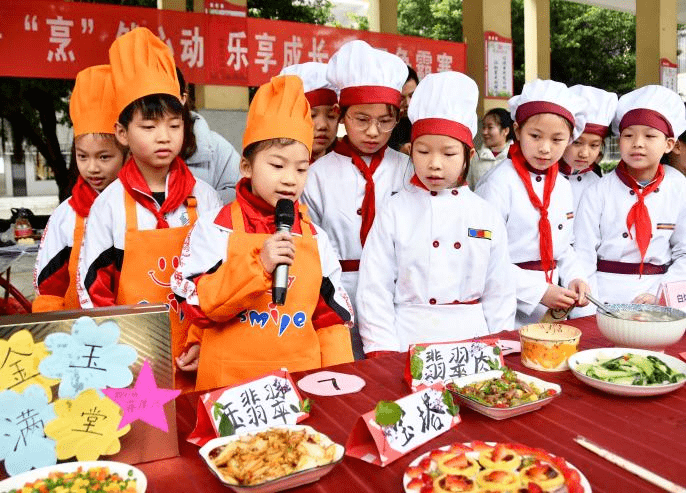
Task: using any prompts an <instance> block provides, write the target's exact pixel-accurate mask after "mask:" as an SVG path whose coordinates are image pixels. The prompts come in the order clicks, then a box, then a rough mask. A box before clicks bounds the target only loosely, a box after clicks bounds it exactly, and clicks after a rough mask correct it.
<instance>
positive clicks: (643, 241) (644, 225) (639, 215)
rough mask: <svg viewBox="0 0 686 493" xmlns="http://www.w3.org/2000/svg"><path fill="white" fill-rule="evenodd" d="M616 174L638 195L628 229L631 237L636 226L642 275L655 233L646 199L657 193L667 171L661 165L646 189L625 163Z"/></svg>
mask: <svg viewBox="0 0 686 493" xmlns="http://www.w3.org/2000/svg"><path fill="white" fill-rule="evenodd" d="M615 172H616V173H617V177H618V178H619V179H620V180H621V181H622V183H624V184H625V185H626V186H627V187H629V188H630V189H631V190H633V191H634V193H635V194H636V203H635V204H634V205H632V206H631V209H629V213H628V214H627V216H626V228H627V230H629V236H630V237H631V226H634V228H635V231H636V233H635V234H636V245H638V251H639V252H641V265H640V266H639V267H638V273H639V274H641V275H642V274H643V259H644V258H645V256H646V252H647V251H648V245H650V236H651V234H652V231H653V224H652V222H651V221H650V213H649V212H648V208H647V207H646V204H645V198H646V197H647V196H648V194H650V193H651V192H653V191H655V189H656V188H657V187H659V186H660V183H662V180H663V179H664V177H665V169H664V167H663V166H662V165H661V164H660V165H659V166H658V167H657V173H655V177H654V178H653V179H652V181H651V182H650V183H648V184H647V185H646V186H645V187H641V185H639V184H638V182H637V181H636V180H635V179H634V177H633V176H631V175H630V174H629V171H628V170H627V166H626V163H625V162H624V161H620V162H619V165H618V166H617V168H616V169H615ZM632 239H633V237H632Z"/></svg>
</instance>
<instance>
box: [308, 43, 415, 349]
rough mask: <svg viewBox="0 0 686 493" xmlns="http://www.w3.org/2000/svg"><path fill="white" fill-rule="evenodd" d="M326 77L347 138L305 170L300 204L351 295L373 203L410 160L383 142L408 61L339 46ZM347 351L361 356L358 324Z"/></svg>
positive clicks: (398, 182) (394, 184) (406, 172)
mask: <svg viewBox="0 0 686 493" xmlns="http://www.w3.org/2000/svg"><path fill="white" fill-rule="evenodd" d="M327 79H328V81H329V82H331V83H332V84H333V85H334V86H335V87H337V88H338V90H339V91H340V99H339V102H340V106H341V113H342V115H343V116H342V121H343V124H344V125H345V130H346V133H347V135H346V136H345V137H344V138H343V139H341V140H339V141H337V142H336V143H335V145H334V148H333V152H331V153H329V154H327V155H325V156H324V157H322V158H320V159H319V160H318V161H317V165H316V166H314V167H313V168H312V169H310V172H309V177H308V179H307V184H306V185H305V191H304V192H303V197H302V199H303V201H304V202H305V203H306V204H307V206H308V207H309V211H310V216H311V217H312V221H313V222H314V223H315V224H317V225H319V226H321V228H322V229H324V230H325V231H326V233H327V234H328V235H329V239H330V240H331V242H332V243H333V246H334V249H335V250H336V251H337V253H338V258H339V260H340V262H341V268H342V270H343V274H342V283H343V286H344V287H345V291H346V292H347V293H348V294H349V295H350V299H351V300H355V295H356V290H357V279H358V270H359V265H360V256H361V254H362V247H363V246H364V243H365V240H366V238H367V234H368V233H369V230H370V228H371V227H372V223H373V222H374V216H375V213H376V208H377V207H380V206H381V205H382V204H383V203H384V202H385V201H386V199H387V198H388V197H390V196H391V195H393V194H394V193H396V192H398V191H400V190H401V189H402V188H403V186H404V185H405V184H406V183H408V182H409V179H410V177H411V176H412V173H411V167H410V166H409V158H408V156H407V155H405V154H401V153H399V152H397V151H395V150H393V149H390V148H388V147H387V144H388V140H389V139H390V137H391V132H392V131H393V128H394V127H395V125H396V123H397V121H398V110H399V107H400V100H401V92H400V91H401V89H402V87H403V84H404V83H405V80H406V79H407V66H406V65H405V63H404V62H403V61H402V60H401V59H400V58H399V57H397V56H395V55H392V54H390V53H387V52H385V51H382V50H377V49H374V48H372V47H371V46H369V45H368V44H367V43H365V42H364V41H359V40H356V41H351V42H349V43H346V44H344V45H343V46H341V48H340V49H339V50H338V51H337V52H336V53H335V54H334V55H333V56H332V57H331V60H330V61H329V64H328V69H327ZM352 340H353V351H354V353H355V357H356V358H357V359H360V358H363V357H364V352H363V351H362V342H361V340H360V337H359V332H358V330H357V326H355V327H353V332H352Z"/></svg>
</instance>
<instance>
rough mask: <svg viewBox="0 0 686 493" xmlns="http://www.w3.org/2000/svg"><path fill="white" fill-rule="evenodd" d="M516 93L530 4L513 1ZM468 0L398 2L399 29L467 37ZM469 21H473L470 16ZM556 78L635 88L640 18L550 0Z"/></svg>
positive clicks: (571, 82)
mask: <svg viewBox="0 0 686 493" xmlns="http://www.w3.org/2000/svg"><path fill="white" fill-rule="evenodd" d="M511 14H512V39H513V43H514V76H515V93H518V92H520V91H521V89H522V85H523V84H524V3H523V0H512V10H511ZM462 21H463V19H462V0H398V32H400V33H401V34H408V35H413V36H423V37H427V38H432V39H443V40H448V41H458V42H461V41H462ZM465 21H466V22H469V19H466V20H465ZM550 33H551V35H550V37H551V40H550V45H551V53H552V56H551V77H552V78H553V79H555V80H559V81H561V82H564V83H565V84H568V85H574V84H588V85H592V86H596V87H599V88H601V89H605V90H608V91H614V92H617V93H620V94H623V93H625V92H627V91H629V90H631V89H633V87H634V80H635V73H636V20H635V17H634V16H633V15H632V14H628V13H625V12H616V11H613V10H607V9H601V8H598V7H591V6H588V5H581V4H577V3H574V2H570V1H567V0H551V2H550Z"/></svg>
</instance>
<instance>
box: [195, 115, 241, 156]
mask: <svg viewBox="0 0 686 493" xmlns="http://www.w3.org/2000/svg"><path fill="white" fill-rule="evenodd" d="M198 113H200V114H201V115H202V116H203V118H205V120H207V124H208V125H209V126H210V130H214V131H215V132H217V133H218V134H219V135H222V136H223V137H224V138H225V139H226V140H228V141H229V142H230V143H231V145H232V146H234V148H236V150H237V151H238V152H241V150H242V149H243V144H242V142H243V132H245V119H246V116H247V114H248V113H247V112H246V111H237V110H206V109H201V110H198Z"/></svg>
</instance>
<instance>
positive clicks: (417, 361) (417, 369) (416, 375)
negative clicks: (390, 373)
mask: <svg viewBox="0 0 686 493" xmlns="http://www.w3.org/2000/svg"><path fill="white" fill-rule="evenodd" d="M410 374H411V375H412V378H413V379H415V380H421V379H422V375H423V374H424V361H422V358H420V357H419V356H417V355H416V354H413V355H412V357H411V358H410Z"/></svg>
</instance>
